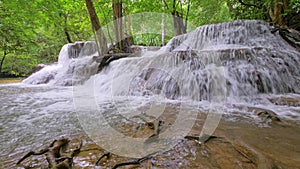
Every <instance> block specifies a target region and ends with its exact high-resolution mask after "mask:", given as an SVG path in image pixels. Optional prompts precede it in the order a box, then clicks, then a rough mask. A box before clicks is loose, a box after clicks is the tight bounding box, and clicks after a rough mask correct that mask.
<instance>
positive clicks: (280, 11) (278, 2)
mask: <svg viewBox="0 0 300 169" xmlns="http://www.w3.org/2000/svg"><path fill="white" fill-rule="evenodd" d="M289 3H290V1H289V0H274V12H273V13H274V17H273V22H274V23H276V24H278V25H284V24H285V23H284V14H285V12H286V10H287V9H288V6H289Z"/></svg>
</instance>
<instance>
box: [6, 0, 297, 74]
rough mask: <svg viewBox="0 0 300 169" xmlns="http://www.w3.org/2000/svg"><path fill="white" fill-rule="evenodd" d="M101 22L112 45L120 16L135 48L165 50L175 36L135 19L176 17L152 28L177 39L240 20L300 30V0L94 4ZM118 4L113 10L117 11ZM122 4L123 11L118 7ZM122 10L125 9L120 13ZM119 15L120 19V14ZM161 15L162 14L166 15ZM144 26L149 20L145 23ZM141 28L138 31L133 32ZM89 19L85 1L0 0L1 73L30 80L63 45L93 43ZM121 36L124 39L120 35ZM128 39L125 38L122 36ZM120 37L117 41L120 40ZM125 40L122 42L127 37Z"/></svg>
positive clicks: (123, 0) (138, 0) (133, 0)
mask: <svg viewBox="0 0 300 169" xmlns="http://www.w3.org/2000/svg"><path fill="white" fill-rule="evenodd" d="M92 2H93V4H94V8H95V11H96V14H97V16H98V18H99V22H100V23H101V25H102V26H103V28H104V29H106V31H105V32H104V33H105V35H106V36H107V41H108V42H109V43H110V42H111V41H113V39H114V38H116V37H114V36H113V34H114V33H115V30H114V29H113V28H111V27H109V26H108V25H109V24H111V23H114V24H115V26H116V22H113V21H114V19H116V17H114V16H116V15H117V14H118V13H116V11H117V10H119V12H121V15H120V16H123V17H124V18H125V19H124V21H123V22H125V23H127V26H125V27H122V28H119V29H123V30H124V32H125V34H126V36H132V39H131V41H132V43H135V44H144V45H162V44H164V43H165V42H166V41H167V40H168V39H170V38H171V37H170V36H173V34H170V33H166V36H165V37H163V36H161V34H163V31H162V32H154V33H143V31H140V32H139V30H142V29H143V28H145V27H153V26H154V25H147V24H137V23H136V22H133V21H132V19H131V18H130V16H131V15H135V14H140V13H144V12H157V13H164V14H167V15H168V16H173V17H174V18H173V20H172V21H173V23H172V24H170V23H167V22H166V21H165V22H163V19H162V18H164V17H160V16H159V17H160V18H161V19H157V18H155V19H154V21H151V23H155V25H156V24H157V25H158V26H159V27H160V26H161V25H164V28H163V27H162V29H165V32H166V31H168V30H169V29H172V28H171V27H173V29H174V31H175V34H174V36H175V35H176V34H182V33H186V32H187V31H188V27H189V26H190V25H193V26H201V25H204V24H211V23H219V22H226V21H231V20H236V19H260V20H266V21H269V22H274V23H276V24H279V25H282V26H287V27H291V28H294V29H298V30H299V27H300V26H299V25H300V23H299V21H300V15H299V12H300V0H210V1H204V0H200V1H199V0H151V1H150V0H118V1H117V0H92ZM114 3H115V6H114ZM117 3H121V6H116V4H117ZM120 8H121V9H120ZM118 15H119V14H118ZM162 16H163V15H162ZM139 17H141V21H145V20H151V18H143V16H142V15H140V16H139ZM134 27H135V28H139V29H134ZM93 35H94V32H93V30H92V26H91V20H90V18H89V13H88V10H87V8H86V2H85V1H83V0H78V1H77V0H35V1H21V0H0V43H1V46H0V74H1V73H2V75H3V74H6V75H14V76H26V75H28V74H30V72H31V70H32V68H33V67H34V66H36V65H37V64H38V63H53V62H55V61H57V56H58V53H59V50H60V48H61V46H63V45H64V44H65V43H71V42H75V41H87V40H94V39H93ZM120 36H121V35H120ZM122 36H125V35H122ZM117 38H118V37H117ZM123 38H124V37H123Z"/></svg>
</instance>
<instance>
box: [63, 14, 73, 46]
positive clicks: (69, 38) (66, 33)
mask: <svg viewBox="0 0 300 169" xmlns="http://www.w3.org/2000/svg"><path fill="white" fill-rule="evenodd" d="M64 19H65V25H64V32H65V35H66V38H67V40H68V42H69V43H72V40H71V36H70V34H69V31H68V28H67V22H68V15H67V14H64Z"/></svg>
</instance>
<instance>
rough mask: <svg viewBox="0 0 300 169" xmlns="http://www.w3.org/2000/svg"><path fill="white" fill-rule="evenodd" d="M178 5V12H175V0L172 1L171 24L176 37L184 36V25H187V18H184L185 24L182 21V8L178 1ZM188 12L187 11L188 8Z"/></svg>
mask: <svg viewBox="0 0 300 169" xmlns="http://www.w3.org/2000/svg"><path fill="white" fill-rule="evenodd" d="M178 3H180V5H181V6H180V7H181V8H180V12H178V11H177V10H176V0H174V1H173V10H172V15H173V24H174V28H175V31H176V35H181V34H184V33H186V28H187V27H186V25H185V23H186V24H187V17H188V16H186V22H185V23H184V20H183V8H182V2H181V1H178ZM188 10H189V7H188ZM187 14H188V11H187Z"/></svg>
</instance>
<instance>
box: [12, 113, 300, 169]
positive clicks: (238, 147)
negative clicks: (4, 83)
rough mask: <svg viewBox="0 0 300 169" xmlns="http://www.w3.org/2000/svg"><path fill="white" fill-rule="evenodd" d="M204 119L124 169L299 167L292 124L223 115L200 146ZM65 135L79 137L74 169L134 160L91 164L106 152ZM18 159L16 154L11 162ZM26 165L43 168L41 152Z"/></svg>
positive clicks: (295, 129) (298, 138)
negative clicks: (176, 140) (170, 145)
mask: <svg viewBox="0 0 300 169" xmlns="http://www.w3.org/2000/svg"><path fill="white" fill-rule="evenodd" d="M203 118H205V115H204V116H202V117H200V118H199V119H198V125H195V126H194V127H193V129H192V130H191V132H190V134H189V137H186V138H185V139H182V140H181V141H180V142H179V143H178V144H177V145H176V146H175V147H174V148H172V149H171V150H169V151H166V152H161V153H157V154H154V155H153V156H151V157H150V156H149V158H147V159H146V160H143V161H142V162H141V163H140V164H134V165H128V166H127V168H153V167H154V168H224V169H227V168H299V164H300V144H299V142H300V133H299V131H300V127H299V124H297V122H292V121H286V120H281V121H280V122H274V123H270V124H269V125H268V126H265V127H261V126H260V125H258V124H257V123H256V122H255V121H254V120H253V119H248V118H244V117H237V118H236V120H235V121H229V120H226V119H227V118H226V117H223V119H222V120H221V122H220V124H219V126H218V128H217V130H216V131H215V133H214V135H213V137H211V138H210V139H208V140H207V141H206V142H205V143H201V144H200V143H199V142H197V140H195V138H194V136H197V135H198V134H199V130H198V129H199V127H201V124H200V123H201V121H202V122H203ZM199 124H200V125H199ZM146 133H147V132H146ZM69 137H70V139H71V144H70V145H71V146H73V147H74V146H76V145H78V144H79V140H82V141H83V146H82V149H81V152H80V153H79V154H78V155H77V156H76V157H74V159H73V162H74V164H73V166H74V167H73V168H91V169H92V168H112V167H113V166H114V165H116V164H119V163H124V162H130V161H133V162H134V161H136V160H137V159H132V158H127V157H121V156H118V155H115V154H111V155H110V156H109V158H106V157H104V158H103V159H101V160H100V161H99V163H98V165H99V166H95V164H96V162H97V160H98V159H99V157H100V156H102V155H103V154H105V153H107V152H106V151H105V150H103V149H102V148H101V147H100V146H98V145H97V144H95V143H94V142H93V141H92V140H90V139H89V138H88V137H87V136H86V135H85V134H80V135H76V136H75V135H73V136H69ZM53 139H54V138H53ZM26 153H27V152H24V154H26ZM20 158H21V156H19V157H15V160H16V161H18V160H19V159H20ZM26 166H31V167H33V168H41V167H46V166H47V161H46V160H45V158H44V157H43V155H41V156H32V157H30V158H28V159H27V160H25V161H24V162H23V163H22V164H21V165H19V167H20V168H23V167H24V168H26Z"/></svg>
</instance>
